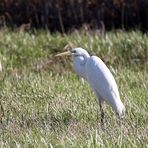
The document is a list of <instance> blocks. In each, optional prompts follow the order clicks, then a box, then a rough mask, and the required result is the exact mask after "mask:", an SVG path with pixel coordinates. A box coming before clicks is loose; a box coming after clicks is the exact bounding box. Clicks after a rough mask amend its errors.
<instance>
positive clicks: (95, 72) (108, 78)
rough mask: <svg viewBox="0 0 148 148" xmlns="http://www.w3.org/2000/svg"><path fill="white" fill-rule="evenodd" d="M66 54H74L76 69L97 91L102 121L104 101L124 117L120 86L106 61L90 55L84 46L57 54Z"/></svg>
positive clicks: (74, 66)
mask: <svg viewBox="0 0 148 148" xmlns="http://www.w3.org/2000/svg"><path fill="white" fill-rule="evenodd" d="M65 54H71V55H72V57H73V68H74V71H75V72H76V73H77V74H78V75H79V76H82V77H83V78H84V79H86V80H87V82H88V83H89V85H90V87H91V88H92V90H93V91H94V92H95V94H96V96H97V98H98V100H99V104H100V110H101V118H102V119H101V122H103V118H104V113H103V108H102V102H104V101H105V102H107V103H108V104H110V105H111V106H112V108H113V109H114V110H115V111H116V113H117V114H118V115H119V116H120V117H123V116H124V113H125V107H124V105H123V103H122V101H121V100H120V95H119V91H118V86H117V84H116V81H115V79H114V77H113V75H112V73H111V72H110V70H109V69H108V68H107V66H106V65H105V64H104V62H103V61H102V60H101V59H100V58H99V57H97V56H90V55H89V54H88V52H87V51H86V50H85V49H83V48H72V49H70V50H69V51H68V52H64V53H61V54H58V55H57V56H60V55H65Z"/></svg>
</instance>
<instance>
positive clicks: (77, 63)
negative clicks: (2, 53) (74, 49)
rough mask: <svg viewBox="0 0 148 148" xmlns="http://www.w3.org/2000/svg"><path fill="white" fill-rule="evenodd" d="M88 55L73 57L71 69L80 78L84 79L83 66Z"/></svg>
mask: <svg viewBox="0 0 148 148" xmlns="http://www.w3.org/2000/svg"><path fill="white" fill-rule="evenodd" d="M89 57H90V56H89V54H84V55H81V56H74V57H73V68H74V71H75V72H76V73H77V74H78V75H79V76H81V77H83V78H86V76H85V65H86V62H87V60H88V59H89Z"/></svg>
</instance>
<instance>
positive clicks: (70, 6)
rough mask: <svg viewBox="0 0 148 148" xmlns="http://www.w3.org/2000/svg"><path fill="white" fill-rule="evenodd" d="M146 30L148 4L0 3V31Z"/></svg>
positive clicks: (126, 0)
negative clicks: (18, 29)
mask: <svg viewBox="0 0 148 148" xmlns="http://www.w3.org/2000/svg"><path fill="white" fill-rule="evenodd" d="M5 26H8V27H11V28H13V29H14V28H17V27H19V28H20V29H22V30H23V29H24V30H28V29H30V28H42V29H47V30H50V31H51V32H55V31H60V32H64V33H65V32H68V31H72V30H73V29H79V28H84V29H85V30H89V29H93V30H97V29H99V30H100V29H104V30H111V29H126V30H129V29H137V28H138V29H140V30H142V31H144V32H146V31H147V30H148V1H147V0H60V1H59V0H0V28H3V27H5Z"/></svg>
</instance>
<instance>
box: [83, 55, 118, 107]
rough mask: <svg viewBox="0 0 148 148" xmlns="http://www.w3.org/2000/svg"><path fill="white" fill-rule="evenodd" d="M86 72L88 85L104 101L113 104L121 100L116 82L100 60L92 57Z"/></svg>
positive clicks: (87, 64)
mask: <svg viewBox="0 0 148 148" xmlns="http://www.w3.org/2000/svg"><path fill="white" fill-rule="evenodd" d="M85 72H86V77H87V81H88V83H89V84H90V86H91V87H92V89H93V90H94V91H95V92H96V93H98V94H99V95H100V96H101V98H102V99H103V100H105V101H107V102H109V103H111V104H114V103H115V102H114V101H118V100H120V96H119V91H118V87H117V84H116V81H115V79H114V77H113V75H112V73H111V72H110V70H109V69H108V68H107V66H106V65H105V64H104V62H103V61H102V60H101V59H100V58H98V57H96V56H91V57H90V58H89V60H88V61H87V63H86V69H85Z"/></svg>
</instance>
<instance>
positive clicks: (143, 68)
mask: <svg viewBox="0 0 148 148" xmlns="http://www.w3.org/2000/svg"><path fill="white" fill-rule="evenodd" d="M69 41H71V42H73V43H74V44H75V45H76V46H81V47H83V48H85V49H87V50H88V52H89V53H90V54H95V55H98V56H99V57H101V58H102V59H103V61H104V62H105V63H106V64H107V66H108V67H109V69H110V70H111V71H112V73H113V75H114V76H115V79H116V81H117V84H118V86H119V90H120V95H121V99H122V100H123V102H124V104H125V106H126V116H125V118H124V119H123V121H122V125H120V124H119V121H118V120H117V119H116V116H115V114H114V113H113V111H112V109H111V108H110V107H109V106H108V105H106V109H105V118H106V119H105V129H104V130H102V129H101V126H100V112H99V106H98V104H97V101H96V98H95V96H94V94H93V92H92V91H91V89H90V88H89V86H88V84H87V83H86V82H85V81H84V80H83V79H81V78H79V77H78V76H77V75H75V74H74V73H73V71H72V68H71V64H70V63H71V60H70V58H65V59H64V58H56V59H55V58H54V55H55V54H56V53H58V52H60V51H61V50H62V48H63V47H64V46H65V45H66V44H67V42H69ZM0 62H1V64H2V71H1V72H0V147H2V148H3V147H8V148H9V147H31V148H32V147H51V148H52V147H58V148H59V147H66V148H68V147H86V148H87V147H90V148H95V147H105V148H106V147H138V148H140V147H141V148H144V147H148V36H147V35H144V34H142V33H140V32H138V31H136V32H122V31H120V32H108V33H107V34H106V35H104V36H96V35H87V36H85V35H84V34H83V32H81V33H79V34H78V33H77V32H75V33H72V34H69V35H61V34H58V33H55V34H50V33H46V32H43V31H41V32H35V33H24V32H11V31H7V30H6V31H1V32H0Z"/></svg>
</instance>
